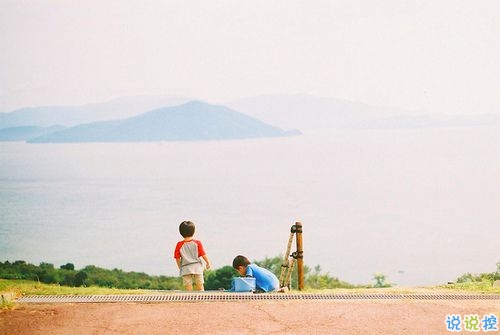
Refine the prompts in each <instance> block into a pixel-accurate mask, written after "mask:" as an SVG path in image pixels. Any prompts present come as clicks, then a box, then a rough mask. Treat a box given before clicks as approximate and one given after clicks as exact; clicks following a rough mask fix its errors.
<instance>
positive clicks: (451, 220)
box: [0, 126, 500, 286]
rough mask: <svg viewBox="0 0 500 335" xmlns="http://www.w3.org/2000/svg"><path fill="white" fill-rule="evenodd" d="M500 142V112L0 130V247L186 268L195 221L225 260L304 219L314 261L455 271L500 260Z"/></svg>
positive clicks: (35, 256) (357, 267)
mask: <svg viewBox="0 0 500 335" xmlns="http://www.w3.org/2000/svg"><path fill="white" fill-rule="evenodd" d="M499 143H500V127H498V126H492V127H471V128H466V127H465V128H422V129H392V130H390V129H376V130H323V131H305V132H304V134H303V135H300V136H290V137H281V138H266V139H245V140H228V141H222V140H221V141H202V142H145V143H67V144H28V143H24V142H0V261H7V260H8V261H11V262H12V261H15V260H25V261H27V262H30V263H33V264H38V263H40V262H47V263H52V264H54V265H55V266H56V267H58V266H60V265H63V264H66V263H73V264H74V265H75V267H76V268H77V269H79V268H82V267H84V266H86V265H96V266H99V267H104V268H108V269H114V268H118V269H122V270H124V271H139V272H146V273H148V274H151V275H168V276H176V275H178V270H177V267H176V265H175V261H174V259H173V251H174V247H175V243H176V242H177V241H179V240H180V239H181V237H180V235H179V232H178V226H179V224H180V222H181V221H183V220H191V221H193V222H194V223H195V224H196V233H195V238H197V239H199V240H201V241H202V243H203V245H204V247H205V251H206V252H207V255H208V256H209V258H210V259H211V261H212V266H213V268H215V269H217V268H220V267H223V266H225V265H231V263H232V259H233V258H234V256H236V255H239V254H241V255H245V256H247V257H248V258H250V259H251V260H263V259H264V258H266V257H275V256H279V255H283V254H284V252H285V250H286V245H287V241H288V238H289V235H290V228H291V226H292V225H293V224H294V223H295V222H301V223H302V225H303V249H304V263H305V264H306V265H307V266H308V267H309V268H310V269H314V268H315V267H316V266H318V265H319V268H320V269H321V272H322V273H324V274H329V275H330V276H333V277H337V278H339V279H340V280H343V281H347V282H349V283H352V284H373V283H374V282H375V281H374V279H373V278H374V275H375V274H377V273H381V274H384V275H385V276H386V280H387V282H389V283H391V284H393V285H395V286H426V285H440V284H446V283H447V282H449V281H455V280H456V279H457V277H459V276H461V275H462V274H464V273H468V272H470V273H481V272H494V271H495V270H496V263H497V262H500V149H499V148H500V147H499ZM294 249H295V245H294V246H293V247H292V251H294ZM317 269H318V268H317Z"/></svg>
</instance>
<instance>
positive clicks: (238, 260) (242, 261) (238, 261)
mask: <svg viewBox="0 0 500 335" xmlns="http://www.w3.org/2000/svg"><path fill="white" fill-rule="evenodd" d="M248 265H250V261H249V260H248V258H246V257H245V256H241V255H238V256H236V257H235V258H234V259H233V268H235V269H237V268H238V266H248Z"/></svg>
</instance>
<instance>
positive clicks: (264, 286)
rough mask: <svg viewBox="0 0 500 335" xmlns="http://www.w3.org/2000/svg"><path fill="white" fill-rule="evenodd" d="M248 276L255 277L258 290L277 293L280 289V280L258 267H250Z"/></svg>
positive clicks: (247, 272) (253, 265)
mask: <svg viewBox="0 0 500 335" xmlns="http://www.w3.org/2000/svg"><path fill="white" fill-rule="evenodd" d="M246 275H247V277H254V278H255V286H256V287H257V289H261V290H263V291H265V292H270V291H275V290H278V289H279V287H280V283H279V280H278V278H277V277H276V276H275V275H274V273H272V272H271V271H269V270H268V269H264V268H261V267H260V266H258V265H255V264H250V265H248V266H247V271H246Z"/></svg>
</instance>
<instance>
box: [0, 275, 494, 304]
mask: <svg viewBox="0 0 500 335" xmlns="http://www.w3.org/2000/svg"><path fill="white" fill-rule="evenodd" d="M303 292H304V293H344V294H352V293H357V294H360V293H396V294H398V293H399V294H412V293H484V294H500V286H492V283H491V282H489V281H482V282H469V283H456V284H447V285H440V286H428V287H409V288H406V287H397V286H395V287H386V288H353V289H306V290H304V291H303ZM146 293H148V291H147V290H123V289H115V288H106V287H96V286H91V287H68V286H60V285H56V284H43V283H39V282H36V281H29V280H10V279H0V294H2V296H3V297H2V299H1V300H0V308H11V307H12V304H13V302H12V299H10V298H14V299H15V298H19V297H22V296H25V295H109V294H146ZM291 293H299V291H296V290H293V291H291ZM6 297H7V298H6Z"/></svg>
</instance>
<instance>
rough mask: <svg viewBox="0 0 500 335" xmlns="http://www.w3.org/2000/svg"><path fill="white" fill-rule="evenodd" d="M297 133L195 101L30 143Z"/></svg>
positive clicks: (221, 107)
mask: <svg viewBox="0 0 500 335" xmlns="http://www.w3.org/2000/svg"><path fill="white" fill-rule="evenodd" d="M297 133H298V132H297V131H295V132H285V131H283V130H281V129H279V128H277V127H274V126H271V125H268V124H265V123H263V122H261V121H259V120H257V119H255V118H252V117H249V116H247V115H244V114H241V113H238V112H236V111H234V110H231V109H229V108H227V107H224V106H220V105H210V104H207V103H204V102H200V101H191V102H188V103H185V104H183V105H179V106H173V107H166V108H160V109H156V110H152V111H150V112H147V113H143V114H141V115H138V116H135V117H131V118H127V119H119V120H111V121H103V122H93V123H88V124H82V125H78V126H75V127H71V128H68V129H65V130H62V131H59V132H56V133H52V134H49V135H46V136H41V137H37V138H34V139H31V140H29V142H133V141H196V140H217V139H237V138H256V137H276V136H286V135H292V134H297Z"/></svg>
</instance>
